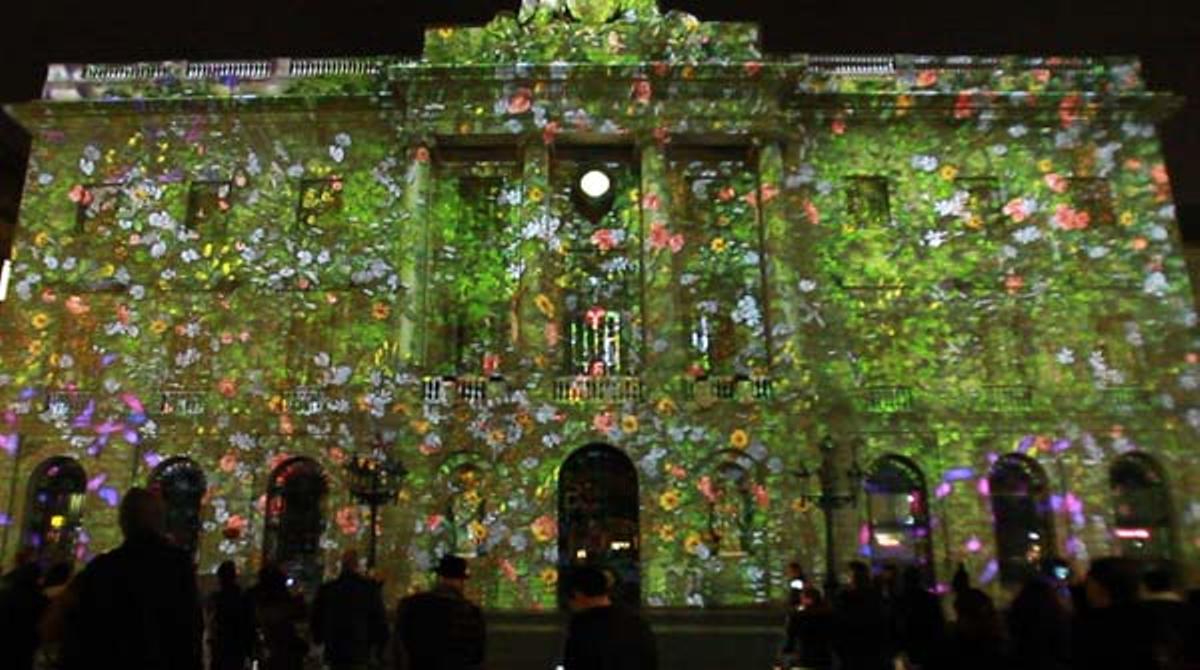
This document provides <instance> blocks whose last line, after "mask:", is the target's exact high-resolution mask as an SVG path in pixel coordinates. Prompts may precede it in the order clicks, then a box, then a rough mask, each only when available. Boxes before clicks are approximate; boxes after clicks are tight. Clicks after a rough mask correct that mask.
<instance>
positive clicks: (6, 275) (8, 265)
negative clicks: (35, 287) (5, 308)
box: [0, 258, 12, 302]
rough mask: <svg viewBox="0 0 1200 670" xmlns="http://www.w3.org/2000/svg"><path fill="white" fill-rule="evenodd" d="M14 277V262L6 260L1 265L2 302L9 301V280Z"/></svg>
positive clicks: (0, 294) (0, 299) (0, 295)
mask: <svg viewBox="0 0 1200 670" xmlns="http://www.w3.org/2000/svg"><path fill="white" fill-rule="evenodd" d="M11 277H12V261H10V260H8V259H7V258H5V259H4V264H3V265H0V302H4V301H5V300H7V299H8V280H9V279H10V278H11Z"/></svg>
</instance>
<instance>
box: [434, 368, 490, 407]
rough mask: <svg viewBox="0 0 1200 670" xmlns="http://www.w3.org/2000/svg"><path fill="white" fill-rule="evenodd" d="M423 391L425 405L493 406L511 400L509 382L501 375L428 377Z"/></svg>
mask: <svg viewBox="0 0 1200 670" xmlns="http://www.w3.org/2000/svg"><path fill="white" fill-rule="evenodd" d="M421 389H422V396H423V399H424V401H425V403H426V404H430V405H446V404H450V403H454V402H462V403H466V404H468V405H476V406H492V405H497V404H500V403H504V402H507V401H508V399H509V392H508V381H507V380H505V379H504V377H502V376H499V375H496V376H492V377H474V376H463V377H454V376H447V377H426V378H425V379H424V380H423V382H422V387H421Z"/></svg>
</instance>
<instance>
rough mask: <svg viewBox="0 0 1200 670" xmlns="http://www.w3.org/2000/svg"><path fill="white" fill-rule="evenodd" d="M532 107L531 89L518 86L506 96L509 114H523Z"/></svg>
mask: <svg viewBox="0 0 1200 670" xmlns="http://www.w3.org/2000/svg"><path fill="white" fill-rule="evenodd" d="M530 107H533V91H530V90H529V89H527V88H524V87H522V88H518V89H517V90H516V92H515V93H513V94H512V95H511V96H510V97H509V98H508V113H509V114H524V113H525V112H528V111H529V108H530Z"/></svg>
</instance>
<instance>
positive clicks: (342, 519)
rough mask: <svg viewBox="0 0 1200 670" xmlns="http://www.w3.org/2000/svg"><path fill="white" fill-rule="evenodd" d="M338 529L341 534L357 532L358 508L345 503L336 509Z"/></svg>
mask: <svg viewBox="0 0 1200 670" xmlns="http://www.w3.org/2000/svg"><path fill="white" fill-rule="evenodd" d="M336 518H337V525H338V529H340V530H341V531H342V534H343V535H353V534H355V533H357V532H358V509H357V508H355V507H353V506H350V505H347V506H346V507H343V508H341V509H339V510H338V511H337V517H336Z"/></svg>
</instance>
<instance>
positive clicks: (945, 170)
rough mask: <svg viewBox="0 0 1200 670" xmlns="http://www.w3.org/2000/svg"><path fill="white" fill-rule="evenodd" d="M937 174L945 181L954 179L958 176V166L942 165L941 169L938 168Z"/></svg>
mask: <svg viewBox="0 0 1200 670" xmlns="http://www.w3.org/2000/svg"><path fill="white" fill-rule="evenodd" d="M938 174H939V175H941V176H942V179H945V180H946V181H954V178H955V177H957V176H958V168H956V167H954V166H953V165H943V166H942V169H941V170H938Z"/></svg>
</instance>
